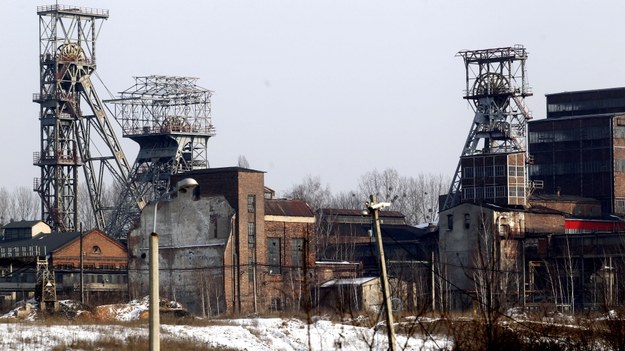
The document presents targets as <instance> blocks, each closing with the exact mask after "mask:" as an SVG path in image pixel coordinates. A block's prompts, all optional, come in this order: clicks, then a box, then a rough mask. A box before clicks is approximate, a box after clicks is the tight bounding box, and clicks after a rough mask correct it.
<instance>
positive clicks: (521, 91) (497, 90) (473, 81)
mask: <svg viewBox="0 0 625 351" xmlns="http://www.w3.org/2000/svg"><path fill="white" fill-rule="evenodd" d="M527 55H528V52H527V50H526V49H525V47H523V46H522V45H515V46H512V47H502V48H492V49H482V50H463V51H460V52H458V54H457V55H456V56H460V57H462V58H463V59H464V65H465V69H466V90H465V95H464V98H465V99H467V100H472V101H473V102H474V104H475V105H476V106H478V105H479V102H480V100H481V99H483V98H485V97H490V98H494V99H495V101H496V102H498V104H500V105H501V106H500V107H505V105H506V104H507V102H508V101H509V99H510V98H514V97H521V98H524V97H526V96H531V95H532V91H531V89H530V88H529V84H528V82H527V75H526V71H525V61H526V60H527Z"/></svg>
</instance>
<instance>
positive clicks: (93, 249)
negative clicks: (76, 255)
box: [91, 245, 102, 255]
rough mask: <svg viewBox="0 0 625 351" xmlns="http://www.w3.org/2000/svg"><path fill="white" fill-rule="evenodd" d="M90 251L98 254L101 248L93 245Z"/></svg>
mask: <svg viewBox="0 0 625 351" xmlns="http://www.w3.org/2000/svg"><path fill="white" fill-rule="evenodd" d="M91 253H92V254H96V255H99V254H101V253H102V249H100V247H99V246H98V245H94V246H93V247H92V248H91Z"/></svg>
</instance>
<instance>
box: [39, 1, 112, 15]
mask: <svg viewBox="0 0 625 351" xmlns="http://www.w3.org/2000/svg"><path fill="white" fill-rule="evenodd" d="M54 11H57V12H67V13H75V14H78V15H91V16H100V17H108V16H109V10H105V9H94V8H88V7H78V6H71V5H58V4H55V5H44V6H37V14H43V13H46V12H54Z"/></svg>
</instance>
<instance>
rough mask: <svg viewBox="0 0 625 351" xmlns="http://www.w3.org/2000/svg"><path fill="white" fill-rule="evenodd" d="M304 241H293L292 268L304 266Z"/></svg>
mask: <svg viewBox="0 0 625 351" xmlns="http://www.w3.org/2000/svg"><path fill="white" fill-rule="evenodd" d="M303 257H304V239H299V238H298V239H291V266H293V267H302V266H304V261H303Z"/></svg>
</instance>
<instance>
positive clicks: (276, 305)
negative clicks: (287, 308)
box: [271, 297, 282, 311]
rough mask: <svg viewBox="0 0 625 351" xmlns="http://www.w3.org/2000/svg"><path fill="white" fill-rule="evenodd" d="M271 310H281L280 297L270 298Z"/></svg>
mask: <svg viewBox="0 0 625 351" xmlns="http://www.w3.org/2000/svg"><path fill="white" fill-rule="evenodd" d="M271 310H272V311H282V299H281V298H279V297H273V298H272V299H271Z"/></svg>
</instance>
